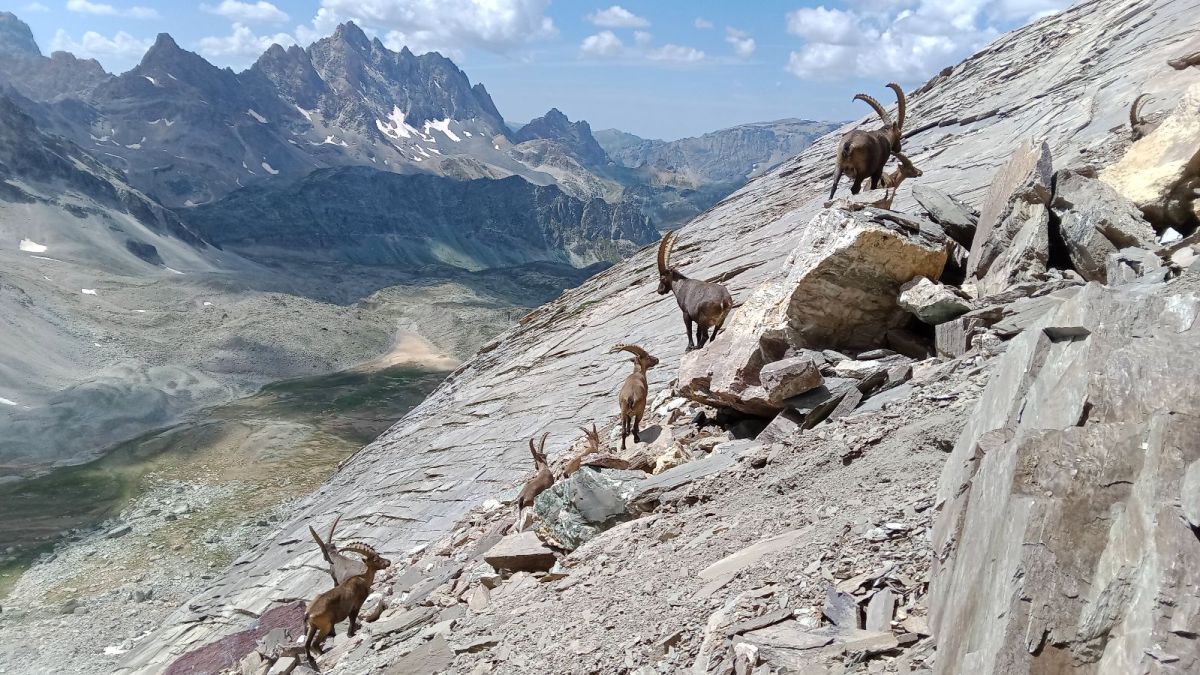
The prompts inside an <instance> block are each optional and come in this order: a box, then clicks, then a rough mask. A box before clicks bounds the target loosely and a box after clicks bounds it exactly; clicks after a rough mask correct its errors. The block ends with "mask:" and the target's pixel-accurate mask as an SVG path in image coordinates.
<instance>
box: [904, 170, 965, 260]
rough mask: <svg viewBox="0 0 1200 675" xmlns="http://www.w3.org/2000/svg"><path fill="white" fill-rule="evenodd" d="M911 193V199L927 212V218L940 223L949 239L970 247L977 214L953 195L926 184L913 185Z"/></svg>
mask: <svg viewBox="0 0 1200 675" xmlns="http://www.w3.org/2000/svg"><path fill="white" fill-rule="evenodd" d="M912 194H913V199H916V200H917V203H918V204H920V205H921V208H923V209H925V212H926V213H928V214H929V218H930V219H931V220H933V222H935V223H937V224H938V225H941V226H942V229H943V230H945V231H946V234H947V235H949V236H950V238H951V239H953V240H954V241H956V242H958V243H959V245H961V246H962V247H963V248H966V249H970V248H971V240H972V239H974V237H975V227H976V226H977V225H978V224H979V214H977V213H975V211H974V210H973V209H971V207H969V206H967V205H966V204H963V203H962V202H960V201H958V200H957V199H955V198H954V197H951V196H950V195H948V194H946V193H945V192H942V191H941V190H936V189H934V188H931V187H929V186H928V185H922V184H920V183H917V184H915V185H913V188H912Z"/></svg>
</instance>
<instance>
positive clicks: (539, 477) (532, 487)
mask: <svg viewBox="0 0 1200 675" xmlns="http://www.w3.org/2000/svg"><path fill="white" fill-rule="evenodd" d="M549 435H550V432H546V433H544V434H542V442H541V447H540V448H535V447H534V446H533V439H532V438H531V439H529V452H530V454H532V455H533V468H534V470H535V471H537V473H535V474H534V475H533V478H530V479H529V480H527V481H525V485H524V486H522V487H521V492H520V493H518V494H517V531H518V532H520V531H521V514H522V512H523V511H524V510H525V509H526V507H531V506H533V504H534V502H535V501H536V500H537V496H538V495H540V494H542V493H543V492H545V491H546V489H547V488H549V487H550V486H551V485H554V474H553V473H552V472H551V471H550V463H549V462H547V461H546V437H547V436H549Z"/></svg>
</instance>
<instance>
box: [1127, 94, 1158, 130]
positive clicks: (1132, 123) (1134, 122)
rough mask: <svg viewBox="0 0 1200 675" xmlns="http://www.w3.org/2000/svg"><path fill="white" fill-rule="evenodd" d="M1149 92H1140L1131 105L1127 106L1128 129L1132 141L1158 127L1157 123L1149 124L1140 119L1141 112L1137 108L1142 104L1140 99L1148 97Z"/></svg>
mask: <svg viewBox="0 0 1200 675" xmlns="http://www.w3.org/2000/svg"><path fill="white" fill-rule="evenodd" d="M1149 97H1150V94H1142V95H1141V96H1138V97H1137V98H1135V99H1133V105H1131V106H1129V129H1130V132H1131V134H1132V136H1133V140H1134V141H1140V140H1142V139H1143V138H1145V137H1146V136H1148V135H1149V134H1150V132H1151V131H1154V130H1155V129H1157V128H1158V125H1157V124H1151V123H1149V122H1147V121H1146V120H1144V119H1142V113H1141V110H1139V108H1140V107H1141V104H1142V99H1144V98H1149Z"/></svg>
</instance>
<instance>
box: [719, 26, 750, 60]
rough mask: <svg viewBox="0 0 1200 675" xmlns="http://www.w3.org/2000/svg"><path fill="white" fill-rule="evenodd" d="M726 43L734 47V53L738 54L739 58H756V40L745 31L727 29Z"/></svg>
mask: <svg viewBox="0 0 1200 675" xmlns="http://www.w3.org/2000/svg"><path fill="white" fill-rule="evenodd" d="M725 42H727V43H729V44H730V46H732V47H733V53H735V54H737V55H738V58H741V59H748V58H750V57H751V56H754V49H755V47H756V45H755V44H754V38H752V37H750V34H749V33H747V32H746V31H744V30H738V29H736V28H731V27H726V28H725Z"/></svg>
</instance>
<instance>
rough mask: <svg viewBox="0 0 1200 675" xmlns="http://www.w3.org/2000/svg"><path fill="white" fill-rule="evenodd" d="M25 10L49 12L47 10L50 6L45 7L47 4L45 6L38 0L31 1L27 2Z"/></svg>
mask: <svg viewBox="0 0 1200 675" xmlns="http://www.w3.org/2000/svg"><path fill="white" fill-rule="evenodd" d="M25 11H26V12H39V13H41V12H49V11H50V8H49V7H47V6H45V5H43V4H42V3H40V2H31V3H29V4H28V5H25Z"/></svg>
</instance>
